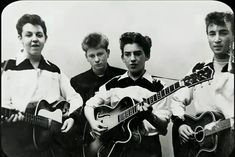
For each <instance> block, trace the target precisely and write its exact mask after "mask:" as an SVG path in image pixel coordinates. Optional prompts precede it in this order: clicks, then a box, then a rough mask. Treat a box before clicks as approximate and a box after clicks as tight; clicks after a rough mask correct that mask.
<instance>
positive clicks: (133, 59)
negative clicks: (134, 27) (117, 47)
mask: <svg viewBox="0 0 235 157" xmlns="http://www.w3.org/2000/svg"><path fill="white" fill-rule="evenodd" d="M135 60H136V58H135V55H134V54H133V53H131V61H132V62H134V61H135Z"/></svg>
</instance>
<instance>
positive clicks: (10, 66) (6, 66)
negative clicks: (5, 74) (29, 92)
mask: <svg viewBox="0 0 235 157" xmlns="http://www.w3.org/2000/svg"><path fill="white" fill-rule="evenodd" d="M1 69H2V71H7V70H15V69H16V60H15V59H9V60H5V61H3V62H2V63H1Z"/></svg>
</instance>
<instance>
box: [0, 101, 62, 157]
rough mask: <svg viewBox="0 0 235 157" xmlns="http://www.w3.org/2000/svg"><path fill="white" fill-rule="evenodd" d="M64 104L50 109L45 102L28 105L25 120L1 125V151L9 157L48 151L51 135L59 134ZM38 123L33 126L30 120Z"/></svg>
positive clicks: (49, 105) (50, 106)
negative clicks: (30, 152) (38, 122)
mask: <svg viewBox="0 0 235 157" xmlns="http://www.w3.org/2000/svg"><path fill="white" fill-rule="evenodd" d="M63 104H64V102H63V101H62V102H60V103H58V105H57V108H52V104H49V103H48V102H47V101H45V100H41V101H40V102H36V103H30V104H28V106H27V109H26V112H25V114H27V115H26V116H25V117H27V118H25V120H26V121H27V119H28V120H29V121H27V122H25V121H20V122H16V123H3V124H2V125H1V138H2V140H1V141H2V143H1V144H2V149H3V151H4V152H5V153H6V154H7V155H8V156H10V157H17V156H18V155H19V154H23V153H24V152H27V151H41V150H45V149H48V147H49V145H50V143H51V142H52V138H53V135H54V134H56V133H58V132H60V128H61V126H62V111H61V110H62V109H61V107H63ZM35 119H37V120H36V121H40V122H41V123H42V124H34V122H31V120H32V121H33V120H35Z"/></svg>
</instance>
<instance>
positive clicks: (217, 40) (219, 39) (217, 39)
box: [215, 34, 222, 43]
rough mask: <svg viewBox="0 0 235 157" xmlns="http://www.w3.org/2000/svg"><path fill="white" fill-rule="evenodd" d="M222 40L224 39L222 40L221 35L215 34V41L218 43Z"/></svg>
mask: <svg viewBox="0 0 235 157" xmlns="http://www.w3.org/2000/svg"><path fill="white" fill-rule="evenodd" d="M221 41H222V40H221V37H220V35H218V34H217V35H216V36H215V42H216V43H219V42H221Z"/></svg>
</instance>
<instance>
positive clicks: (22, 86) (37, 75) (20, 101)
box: [1, 53, 83, 113]
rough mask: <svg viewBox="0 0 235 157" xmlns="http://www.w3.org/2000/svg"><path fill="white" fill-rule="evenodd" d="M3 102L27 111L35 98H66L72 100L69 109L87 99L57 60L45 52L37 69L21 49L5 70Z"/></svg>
mask: <svg viewBox="0 0 235 157" xmlns="http://www.w3.org/2000/svg"><path fill="white" fill-rule="evenodd" d="M1 96H2V106H3V107H7V108H13V109H16V110H19V111H22V112H24V111H25V110H26V107H27V105H28V104H29V103H31V102H38V101H40V100H42V99H44V100H47V101H48V102H49V103H52V102H55V101H57V100H61V98H63V99H64V100H66V101H67V102H69V103H70V110H69V113H71V112H73V111H74V110H76V109H77V108H78V107H80V106H81V105H82V103H83V101H82V98H81V96H80V95H79V94H78V93H76V92H75V91H74V89H73V88H72V87H71V85H70V82H69V79H68V78H67V77H66V75H65V74H64V73H62V72H61V70H60V69H59V68H58V67H57V66H56V65H55V64H53V63H51V62H49V61H48V60H46V59H44V57H43V56H42V58H41V60H40V63H39V66H38V68H37V69H35V68H34V67H33V66H32V64H31V63H30V61H29V59H27V58H26V57H25V56H24V53H21V54H20V55H18V56H17V58H16V59H15V60H13V59H11V60H9V61H8V63H7V66H6V68H5V70H4V72H3V73H2V92H1Z"/></svg>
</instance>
